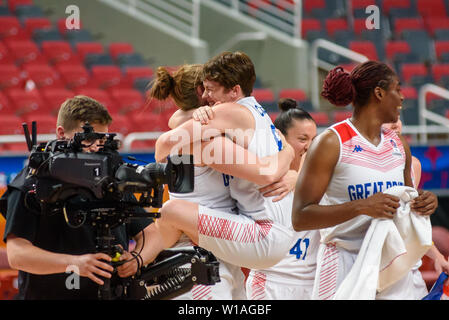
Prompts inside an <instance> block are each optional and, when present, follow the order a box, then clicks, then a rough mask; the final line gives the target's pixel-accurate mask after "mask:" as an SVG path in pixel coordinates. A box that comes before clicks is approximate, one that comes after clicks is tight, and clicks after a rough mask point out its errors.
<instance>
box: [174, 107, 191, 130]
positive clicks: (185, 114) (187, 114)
mask: <svg viewBox="0 0 449 320" xmlns="http://www.w3.org/2000/svg"><path fill="white" fill-rule="evenodd" d="M194 111H195V109H191V110H187V111H184V110H181V109H179V110H176V111H175V112H174V113H173V114H172V116H171V117H170V119H169V120H168V127H169V128H170V129H174V128H176V127H179V126H180V125H181V124H183V123H184V122H186V121H188V120H190V119H192V114H193V112H194Z"/></svg>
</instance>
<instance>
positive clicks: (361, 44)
mask: <svg viewBox="0 0 449 320" xmlns="http://www.w3.org/2000/svg"><path fill="white" fill-rule="evenodd" d="M349 49H351V50H353V51H355V52H358V53H360V54H363V55H365V56H366V57H367V58H368V59H370V60H378V59H379V58H378V56H377V50H376V46H375V45H374V43H373V42H371V41H351V42H349Z"/></svg>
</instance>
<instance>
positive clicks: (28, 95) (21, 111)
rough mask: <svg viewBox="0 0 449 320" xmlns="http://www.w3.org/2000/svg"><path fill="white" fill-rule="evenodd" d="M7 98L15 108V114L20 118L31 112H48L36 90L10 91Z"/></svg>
mask: <svg viewBox="0 0 449 320" xmlns="http://www.w3.org/2000/svg"><path fill="white" fill-rule="evenodd" d="M8 97H9V100H10V101H11V103H12V104H13V106H14V108H15V113H16V114H17V115H19V116H21V117H22V116H25V114H27V113H31V112H42V111H44V112H48V110H46V103H45V102H44V100H43V99H42V97H41V95H40V94H39V92H38V91H37V90H32V91H25V90H24V89H11V90H9V92H8Z"/></svg>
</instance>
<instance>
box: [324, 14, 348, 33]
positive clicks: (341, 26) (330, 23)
mask: <svg viewBox="0 0 449 320" xmlns="http://www.w3.org/2000/svg"><path fill="white" fill-rule="evenodd" d="M325 26H326V31H327V34H328V35H329V36H331V37H332V36H333V35H334V33H335V31H339V30H349V27H348V21H347V20H346V19H342V18H331V19H326V21H325Z"/></svg>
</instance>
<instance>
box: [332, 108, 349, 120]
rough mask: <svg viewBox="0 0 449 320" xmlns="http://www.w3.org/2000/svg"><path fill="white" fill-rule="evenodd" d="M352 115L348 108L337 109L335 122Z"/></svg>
mask: <svg viewBox="0 0 449 320" xmlns="http://www.w3.org/2000/svg"><path fill="white" fill-rule="evenodd" d="M350 117H352V111H348V110H336V111H335V112H334V122H335V123H336V122H341V121H343V120H346V119H348V118H350Z"/></svg>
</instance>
